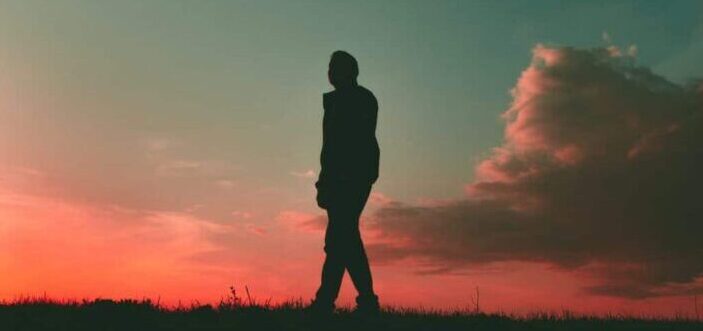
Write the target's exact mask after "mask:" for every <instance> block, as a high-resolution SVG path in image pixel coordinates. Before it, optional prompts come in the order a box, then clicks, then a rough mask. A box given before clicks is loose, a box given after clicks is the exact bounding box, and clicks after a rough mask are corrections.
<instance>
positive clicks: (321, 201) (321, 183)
mask: <svg viewBox="0 0 703 331" xmlns="http://www.w3.org/2000/svg"><path fill="white" fill-rule="evenodd" d="M329 103H330V95H329V94H328V93H325V94H323V95H322V108H323V111H324V113H323V115H322V150H321V151H320V174H319V175H318V177H317V181H316V182H315V188H316V189H317V197H316V199H317V205H318V206H320V208H323V209H325V208H326V196H325V188H326V185H327V183H326V182H327V171H328V170H329V165H330V161H329V152H328V150H329V134H330V132H329V130H330V129H329V120H330V118H329V116H328V115H327V109H328V106H329Z"/></svg>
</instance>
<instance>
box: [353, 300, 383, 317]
mask: <svg viewBox="0 0 703 331" xmlns="http://www.w3.org/2000/svg"><path fill="white" fill-rule="evenodd" d="M352 313H353V314H354V315H361V316H378V315H380V314H381V306H380V305H379V304H378V296H377V295H369V296H361V295H360V296H358V297H356V308H355V309H354V311H353V312H352Z"/></svg>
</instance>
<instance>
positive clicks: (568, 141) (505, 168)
mask: <svg viewBox="0 0 703 331" xmlns="http://www.w3.org/2000/svg"><path fill="white" fill-rule="evenodd" d="M701 87H703V86H701V85H699V86H695V85H691V86H679V85H676V84H673V83H671V82H669V81H667V80H666V79H664V78H662V77H660V76H657V75H656V74H654V73H652V72H651V71H649V70H648V69H647V68H643V67H640V66H637V65H635V64H634V59H633V58H631V57H628V56H622V55H620V52H612V49H593V50H581V49H574V48H548V47H544V46H541V45H538V46H537V47H535V49H534V50H533V61H532V63H531V65H530V66H529V67H528V68H527V69H525V70H524V71H523V73H522V75H521V76H520V78H519V79H518V82H517V85H516V86H515V88H514V89H513V91H512V94H513V102H512V104H511V106H510V108H509V109H508V110H507V111H506V112H505V113H504V114H503V118H504V119H505V121H506V122H507V126H506V129H505V138H504V139H505V140H504V142H503V144H502V146H500V147H498V148H495V149H494V151H493V153H492V155H491V156H490V157H489V158H488V159H486V160H483V161H482V162H480V163H479V164H478V165H477V166H476V169H475V180H474V182H473V183H470V184H469V185H467V186H466V192H467V197H466V198H465V199H462V200H458V201H454V202H451V203H446V204H443V205H438V206H409V205H397V204H396V205H392V206H389V207H386V208H381V209H380V210H379V211H378V212H377V214H376V215H375V219H376V223H375V225H374V226H375V228H376V230H378V231H380V232H381V233H382V234H383V237H385V238H388V239H392V240H386V241H383V242H382V243H380V242H379V243H376V244H373V245H371V247H370V249H371V253H372V254H374V255H375V256H376V257H377V258H381V259H387V260H393V259H400V258H403V257H413V258H417V259H421V260H424V261H426V262H429V263H431V264H432V265H434V266H435V267H436V268H438V270H447V269H449V270H452V269H454V270H456V269H460V268H464V267H467V266H471V265H477V264H486V263H491V262H504V261H532V262H539V263H548V264H550V265H553V266H556V267H558V268H562V269H564V270H569V271H574V272H581V273H584V274H587V275H589V276H590V277H593V278H590V277H589V279H595V281H593V282H589V283H588V284H587V285H585V286H586V289H587V290H588V291H589V292H591V293H597V294H604V295H611V296H620V297H630V298H642V297H651V296H660V295H676V294H684V293H691V292H700V291H701V283H702V282H701V281H702V280H703V277H702V276H703V200H701V193H700V192H701V190H702V189H703V90H701Z"/></svg>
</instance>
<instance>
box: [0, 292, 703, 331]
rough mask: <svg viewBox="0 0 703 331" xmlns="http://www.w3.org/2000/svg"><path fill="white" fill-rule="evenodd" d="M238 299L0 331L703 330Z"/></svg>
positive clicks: (71, 316) (68, 308)
mask: <svg viewBox="0 0 703 331" xmlns="http://www.w3.org/2000/svg"><path fill="white" fill-rule="evenodd" d="M231 290H232V295H230V297H228V298H224V299H223V300H221V302H220V303H219V304H218V305H215V306H212V305H201V304H197V303H195V304H191V305H189V306H182V305H179V306H177V307H173V308H167V307H164V306H162V305H161V304H159V303H158V302H153V301H151V300H148V299H145V300H119V301H114V300H109V299H95V300H83V301H56V300H51V299H47V298H22V299H17V300H14V301H12V302H0V330H7V331H11V330H77V331H80V330H130V331H132V330H276V331H278V330H281V331H283V330H338V331H344V330H361V331H374V330H383V331H392V330H433V331H434V330H437V331H442V330H447V331H452V330H507V331H510V330H569V331H579V330H632V331H635V330H636V331H646V330H676V331H686V330H698V331H701V330H703V322H701V321H694V320H691V319H687V318H683V317H679V318H656V319H655V318H643V317H628V316H623V315H612V316H606V317H593V316H577V315H574V314H572V313H569V312H562V313H544V314H532V315H528V316H515V315H506V314H482V313H472V312H468V311H463V312H462V311H457V312H446V311H436V310H418V309H407V308H394V307H388V308H384V310H383V312H382V314H381V315H380V316H378V317H373V318H372V317H366V318H364V317H359V316H354V315H353V314H352V313H351V312H350V311H349V310H346V309H341V310H338V312H337V313H335V314H334V315H333V316H331V317H327V318H315V317H311V316H307V315H305V314H304V313H303V311H302V308H303V306H304V304H303V301H301V300H298V301H291V302H287V303H283V304H279V305H271V304H270V303H269V302H263V303H259V302H257V301H255V300H252V299H251V298H249V297H248V298H247V300H242V299H240V298H238V297H237V296H236V293H235V292H234V289H233V288H232V289H231Z"/></svg>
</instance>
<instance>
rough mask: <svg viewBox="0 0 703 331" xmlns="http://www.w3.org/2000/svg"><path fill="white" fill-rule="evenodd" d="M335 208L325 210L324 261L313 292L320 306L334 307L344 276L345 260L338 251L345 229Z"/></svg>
mask: <svg viewBox="0 0 703 331" xmlns="http://www.w3.org/2000/svg"><path fill="white" fill-rule="evenodd" d="M338 214H339V213H338V211H337V209H336V208H329V209H328V211H327V218H328V222H327V230H326V231H325V253H326V256H325V262H324V264H323V265H322V277H321V282H320V288H319V289H318V290H317V293H316V294H315V303H316V304H317V305H319V306H320V307H326V308H329V309H333V308H334V301H335V300H336V299H337V295H338V294H339V288H340V287H341V285H342V278H343V277H344V270H345V262H344V257H343V254H341V252H340V247H341V245H340V244H341V241H343V240H344V236H345V235H346V234H345V233H343V231H344V230H345V229H344V227H343V226H341V225H343V224H341V223H340V221H341V220H340V219H339V217H338Z"/></svg>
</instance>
